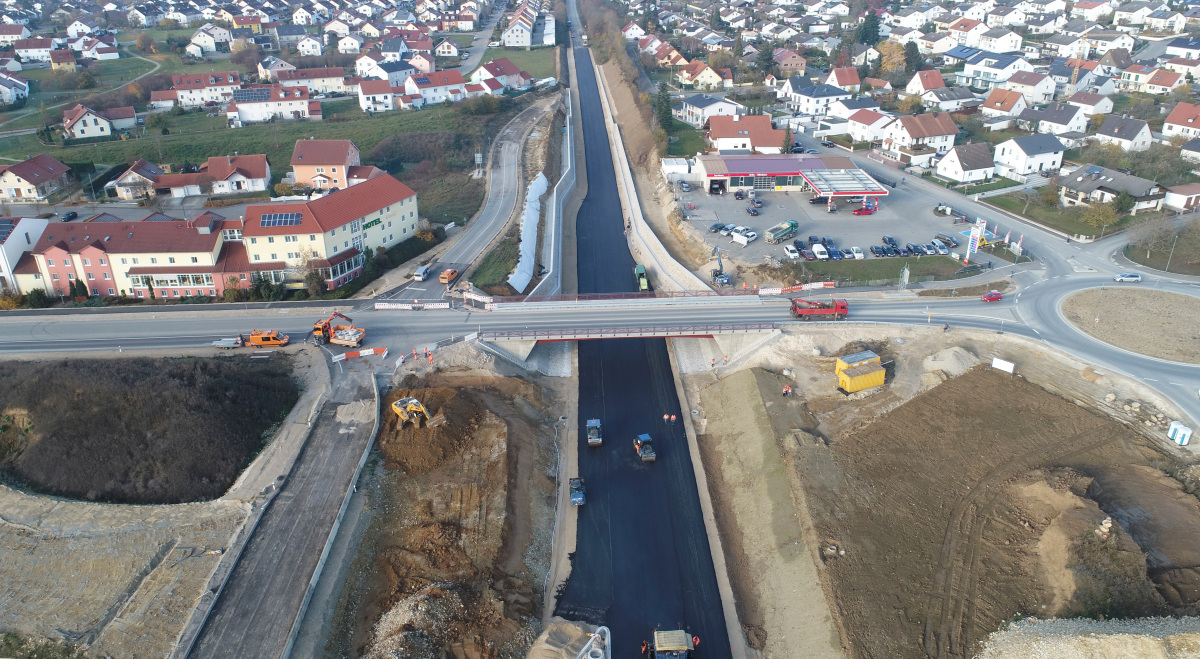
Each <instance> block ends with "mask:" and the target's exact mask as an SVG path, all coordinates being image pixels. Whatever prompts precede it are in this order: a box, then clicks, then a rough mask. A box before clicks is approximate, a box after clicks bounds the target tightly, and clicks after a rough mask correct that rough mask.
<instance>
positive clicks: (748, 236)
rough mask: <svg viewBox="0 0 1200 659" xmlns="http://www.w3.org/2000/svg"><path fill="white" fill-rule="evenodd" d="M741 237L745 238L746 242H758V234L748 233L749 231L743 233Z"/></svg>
mask: <svg viewBox="0 0 1200 659" xmlns="http://www.w3.org/2000/svg"><path fill="white" fill-rule="evenodd" d="M742 235H743V236H745V237H746V242H754V241H755V240H758V234H757V233H754V232H753V231H750V230H749V229H747V230H745V231H743V232H742Z"/></svg>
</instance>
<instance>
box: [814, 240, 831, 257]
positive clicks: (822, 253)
mask: <svg viewBox="0 0 1200 659" xmlns="http://www.w3.org/2000/svg"><path fill="white" fill-rule="evenodd" d="M812 253H813V254H814V255H816V257H817V260H818V261H828V260H829V250H827V249H825V246H824V245H822V244H820V243H817V244H815V245H813V246H812Z"/></svg>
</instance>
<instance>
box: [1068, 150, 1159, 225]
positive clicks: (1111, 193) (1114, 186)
mask: <svg viewBox="0 0 1200 659" xmlns="http://www.w3.org/2000/svg"><path fill="white" fill-rule="evenodd" d="M1121 193H1125V194H1128V195H1130V196H1132V197H1133V198H1134V200H1135V201H1134V206H1133V209H1132V210H1131V211H1130V214H1131V215H1137V213H1138V211H1142V210H1162V206H1163V199H1164V198H1165V197H1166V189H1165V188H1163V187H1162V186H1161V185H1159V184H1157V183H1155V182H1154V181H1151V180H1149V179H1144V178H1141V177H1138V176H1133V175H1132V174H1126V173H1124V172H1118V171H1117V170H1115V169H1108V168H1107V167H1100V166H1097V165H1093V164H1090V163H1089V164H1086V165H1084V166H1082V167H1080V168H1079V169H1077V170H1075V171H1074V172H1072V173H1071V174H1070V175H1068V176H1064V177H1062V178H1060V179H1059V185H1058V200H1059V201H1060V202H1061V203H1062V205H1063V206H1090V205H1092V204H1108V203H1111V202H1112V201H1113V200H1115V199H1116V198H1117V197H1118V196H1120V195H1121Z"/></svg>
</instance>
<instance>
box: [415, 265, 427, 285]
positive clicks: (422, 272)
mask: <svg viewBox="0 0 1200 659" xmlns="http://www.w3.org/2000/svg"><path fill="white" fill-rule="evenodd" d="M426 279H429V266H427V265H423V266H421V267H419V268H417V271H416V272H414V273H413V281H425V280H426Z"/></svg>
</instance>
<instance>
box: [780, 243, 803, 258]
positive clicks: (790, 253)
mask: <svg viewBox="0 0 1200 659" xmlns="http://www.w3.org/2000/svg"><path fill="white" fill-rule="evenodd" d="M783 253H784V254H787V257H788V258H789V259H792V260H793V261H795V260H796V259H798V258H800V250H798V249H796V248H795V247H792V246H791V245H784V246H783Z"/></svg>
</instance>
